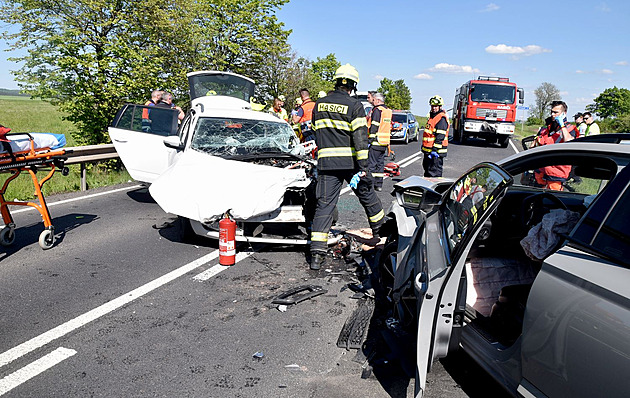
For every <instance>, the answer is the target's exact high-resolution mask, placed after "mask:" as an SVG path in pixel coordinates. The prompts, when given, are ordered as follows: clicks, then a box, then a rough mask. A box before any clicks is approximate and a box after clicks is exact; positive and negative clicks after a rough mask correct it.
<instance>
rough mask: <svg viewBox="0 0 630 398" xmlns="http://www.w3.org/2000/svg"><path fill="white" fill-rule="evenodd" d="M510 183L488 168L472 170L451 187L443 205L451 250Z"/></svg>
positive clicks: (445, 226) (447, 237) (447, 238)
mask: <svg viewBox="0 0 630 398" xmlns="http://www.w3.org/2000/svg"><path fill="white" fill-rule="evenodd" d="M507 183H508V181H507V180H506V179H504V178H503V176H502V175H501V174H499V173H498V172H497V171H496V170H495V169H494V168H492V167H490V166H484V167H479V168H476V169H474V170H472V171H471V172H469V173H468V174H467V175H465V176H464V177H462V178H460V179H459V180H458V181H457V182H455V184H453V185H452V186H451V188H450V189H449V191H447V193H446V196H445V200H444V203H443V222H444V228H445V233H446V240H447V243H448V246H449V248H450V250H451V251H454V250H455V249H456V246H457V245H458V244H459V243H460V242H461V241H462V239H463V238H464V237H465V236H467V234H468V233H469V232H470V231H471V229H472V228H473V227H474V226H475V224H477V222H478V221H479V220H480V219H481V217H482V215H483V214H484V212H485V211H486V210H487V209H488V207H489V206H490V205H491V204H492V203H493V202H494V201H495V200H497V199H498V198H499V193H500V192H501V190H502V189H503V187H504V186H505V184H507Z"/></svg>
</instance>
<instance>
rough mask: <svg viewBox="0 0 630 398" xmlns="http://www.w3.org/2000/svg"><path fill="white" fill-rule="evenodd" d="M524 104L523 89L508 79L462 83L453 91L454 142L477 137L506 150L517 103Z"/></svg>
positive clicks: (484, 79) (512, 130)
mask: <svg viewBox="0 0 630 398" xmlns="http://www.w3.org/2000/svg"><path fill="white" fill-rule="evenodd" d="M517 94H518V97H517ZM524 100H525V92H524V91H523V89H522V88H517V87H516V83H513V82H510V79H508V78H507V77H491V76H479V77H478V78H477V79H476V80H470V81H468V82H466V83H464V84H463V85H462V86H461V87H459V88H458V89H457V90H455V101H454V102H453V119H452V120H453V138H454V139H455V140H456V141H459V142H461V143H464V142H466V140H467V139H468V137H479V138H484V139H485V140H486V141H487V142H488V143H489V144H493V143H497V142H498V143H499V145H501V147H503V148H505V147H507V146H508V143H509V140H510V136H511V135H512V133H514V122H515V120H516V108H517V101H518V104H522V103H523V102H524Z"/></svg>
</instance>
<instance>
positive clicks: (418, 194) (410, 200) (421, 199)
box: [398, 187, 442, 210]
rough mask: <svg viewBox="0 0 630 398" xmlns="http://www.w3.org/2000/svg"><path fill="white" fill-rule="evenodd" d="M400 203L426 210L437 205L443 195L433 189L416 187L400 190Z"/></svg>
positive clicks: (413, 208) (405, 206)
mask: <svg viewBox="0 0 630 398" xmlns="http://www.w3.org/2000/svg"><path fill="white" fill-rule="evenodd" d="M398 197H399V202H400V203H399V204H400V205H401V206H402V207H404V208H406V209H409V210H424V209H428V208H430V207H433V206H435V205H436V204H438V203H440V201H441V200H442V195H441V194H439V193H437V192H435V191H434V190H432V189H428V188H422V187H415V188H410V189H407V190H404V191H402V192H400V195H399V196H398Z"/></svg>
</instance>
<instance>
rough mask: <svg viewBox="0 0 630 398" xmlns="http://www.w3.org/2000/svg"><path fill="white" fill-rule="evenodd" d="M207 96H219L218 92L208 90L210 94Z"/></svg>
mask: <svg viewBox="0 0 630 398" xmlns="http://www.w3.org/2000/svg"><path fill="white" fill-rule="evenodd" d="M206 95H217V92H216V91H214V90H208V92H207V93H206Z"/></svg>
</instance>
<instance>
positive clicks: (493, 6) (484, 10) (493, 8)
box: [479, 3, 501, 12]
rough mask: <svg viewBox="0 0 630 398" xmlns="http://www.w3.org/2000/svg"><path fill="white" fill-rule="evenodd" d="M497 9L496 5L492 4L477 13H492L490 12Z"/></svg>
mask: <svg viewBox="0 0 630 398" xmlns="http://www.w3.org/2000/svg"><path fill="white" fill-rule="evenodd" d="M499 8H501V7H499V6H498V5H496V4H494V3H490V4H488V5H487V6H486V8H484V9H483V10H480V11H479V12H492V11H497V10H498V9H499Z"/></svg>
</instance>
